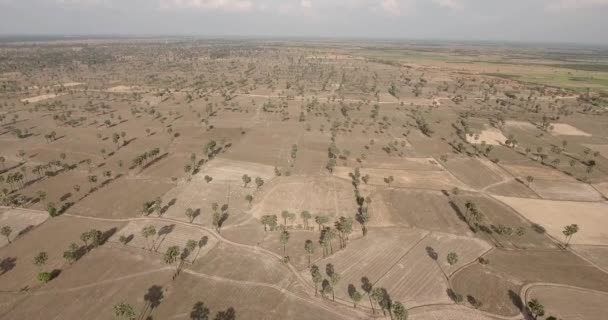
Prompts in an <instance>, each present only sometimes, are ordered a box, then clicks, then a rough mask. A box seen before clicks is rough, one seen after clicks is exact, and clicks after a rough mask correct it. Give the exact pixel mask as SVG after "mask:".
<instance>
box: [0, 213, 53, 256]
mask: <svg viewBox="0 0 608 320" xmlns="http://www.w3.org/2000/svg"><path fill="white" fill-rule="evenodd" d="M48 218H49V216H48V214H46V213H45V212H39V211H32V210H27V209H18V208H15V209H10V208H3V210H2V211H0V227H3V226H10V227H11V229H12V233H11V234H10V235H9V236H8V237H2V238H0V247H4V246H6V245H7V244H8V242H9V239H10V241H11V242H12V241H15V240H17V238H19V237H21V236H23V235H25V234H26V233H28V232H30V231H32V230H33V229H34V228H35V227H36V226H38V225H39V224H41V223H43V222H44V221H46V219H48Z"/></svg>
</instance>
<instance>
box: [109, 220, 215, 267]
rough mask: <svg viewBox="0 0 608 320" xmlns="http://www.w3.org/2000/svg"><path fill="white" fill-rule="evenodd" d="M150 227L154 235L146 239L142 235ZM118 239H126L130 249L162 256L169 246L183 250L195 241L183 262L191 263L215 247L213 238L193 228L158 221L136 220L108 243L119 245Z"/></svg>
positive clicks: (115, 234)
mask: <svg viewBox="0 0 608 320" xmlns="http://www.w3.org/2000/svg"><path fill="white" fill-rule="evenodd" d="M149 226H152V227H154V229H155V230H156V234H155V235H152V236H149V237H150V239H146V238H145V237H144V235H143V234H142V231H143V229H144V228H145V227H149ZM120 237H126V238H127V239H129V241H128V242H127V243H126V244H125V245H127V246H130V247H134V248H139V249H143V250H148V251H150V252H151V253H156V254H159V255H160V254H162V253H164V252H165V251H167V248H169V247H171V246H178V247H180V248H184V247H185V246H186V242H188V241H189V240H193V241H196V243H197V245H196V248H195V250H194V252H192V253H190V254H189V255H188V256H187V257H186V258H185V260H186V261H189V262H192V261H194V260H196V259H198V258H199V257H202V256H204V255H205V254H206V253H207V252H209V251H210V250H212V249H213V247H215V245H217V241H218V240H217V239H216V238H215V236H213V235H212V234H210V233H209V232H206V231H204V230H200V229H198V228H196V227H194V226H186V225H183V224H179V223H172V222H165V221H158V220H153V219H149V220H137V221H131V222H129V223H128V224H127V225H126V226H124V227H123V228H122V229H120V230H118V231H117V232H116V233H114V235H113V236H112V237H111V238H110V239H109V241H111V242H114V243H117V244H119V243H120Z"/></svg>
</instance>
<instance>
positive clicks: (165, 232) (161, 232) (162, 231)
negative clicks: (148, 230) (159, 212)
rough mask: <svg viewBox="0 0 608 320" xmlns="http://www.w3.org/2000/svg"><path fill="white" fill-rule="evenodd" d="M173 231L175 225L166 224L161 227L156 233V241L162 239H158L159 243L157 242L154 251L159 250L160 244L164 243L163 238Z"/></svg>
mask: <svg viewBox="0 0 608 320" xmlns="http://www.w3.org/2000/svg"><path fill="white" fill-rule="evenodd" d="M173 229H175V224H168V225H166V226H162V227H161V228H160V229H159V230H158V233H157V239H160V238H161V237H162V239H160V241H159V242H158V244H157V246H156V248H155V249H154V251H158V249H159V248H160V246H161V244H162V243H163V242H164V241H165V238H166V237H167V235H168V234H170V233H171V232H173Z"/></svg>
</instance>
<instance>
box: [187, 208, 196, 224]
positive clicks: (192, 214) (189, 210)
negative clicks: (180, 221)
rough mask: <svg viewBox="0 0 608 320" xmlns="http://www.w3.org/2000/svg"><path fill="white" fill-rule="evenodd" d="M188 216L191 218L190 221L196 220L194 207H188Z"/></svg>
mask: <svg viewBox="0 0 608 320" xmlns="http://www.w3.org/2000/svg"><path fill="white" fill-rule="evenodd" d="M186 217H188V219H190V223H192V221H194V218H195V216H194V210H193V209H192V208H188V209H186Z"/></svg>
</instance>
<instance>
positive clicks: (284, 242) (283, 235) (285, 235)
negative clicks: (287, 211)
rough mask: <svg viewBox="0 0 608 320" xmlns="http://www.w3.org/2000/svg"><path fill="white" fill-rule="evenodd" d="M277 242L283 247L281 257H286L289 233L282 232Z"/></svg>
mask: <svg viewBox="0 0 608 320" xmlns="http://www.w3.org/2000/svg"><path fill="white" fill-rule="evenodd" d="M279 241H280V242H281V244H282V245H283V255H284V256H286V249H287V243H288V242H289V231H287V230H283V232H281V237H280V239H279Z"/></svg>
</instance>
